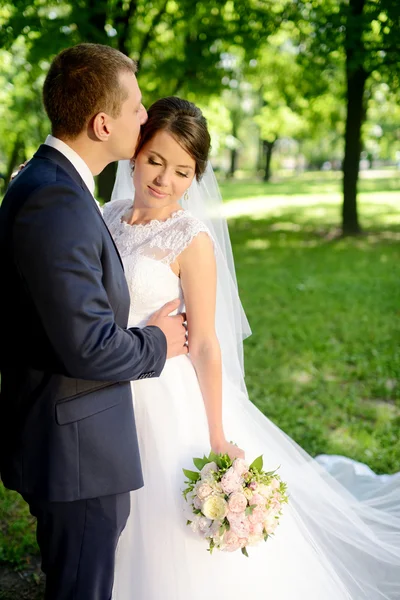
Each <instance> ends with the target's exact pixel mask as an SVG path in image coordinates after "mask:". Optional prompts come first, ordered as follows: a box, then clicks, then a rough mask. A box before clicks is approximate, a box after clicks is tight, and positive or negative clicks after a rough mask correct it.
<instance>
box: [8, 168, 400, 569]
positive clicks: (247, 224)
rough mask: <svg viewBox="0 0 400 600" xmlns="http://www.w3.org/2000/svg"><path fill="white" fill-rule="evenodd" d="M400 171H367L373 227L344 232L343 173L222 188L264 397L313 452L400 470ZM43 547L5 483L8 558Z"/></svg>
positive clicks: (368, 216)
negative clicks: (357, 232) (38, 545)
mask: <svg viewBox="0 0 400 600" xmlns="http://www.w3.org/2000/svg"><path fill="white" fill-rule="evenodd" d="M399 175H400V174H399V173H396V172H389V171H382V172H378V173H376V172H375V173H366V174H364V177H363V179H362V180H361V184H360V190H361V194H360V217H361V224H362V225H363V227H364V229H365V233H364V235H362V236H359V237H357V238H345V239H340V238H338V236H337V228H338V224H339V223H340V201H341V197H340V178H339V175H338V174H336V173H317V174H303V175H301V176H299V177H291V178H289V179H288V178H286V179H281V180H276V181H275V182H272V183H270V184H265V183H259V182H246V181H238V182H227V183H223V184H222V185H221V188H222V193H223V196H224V199H225V200H226V204H225V210H226V214H227V215H228V216H229V217H230V231H231V236H232V242H233V247H234V253H235V259H236V267H237V273H238V280H239V286H240V291H241V296H242V300H243V303H244V306H245V309H246V312H247V315H248V317H249V321H250V324H251V326H252V329H253V335H252V336H251V338H249V340H247V341H246V343H245V348H246V371H247V377H246V380H247V385H248V389H249V394H250V397H251V399H252V400H253V402H255V403H256V404H257V406H258V407H259V408H260V409H261V410H262V411H263V412H264V413H265V414H266V415H268V417H269V418H271V419H272V420H273V421H274V422H275V423H277V424H278V425H279V426H280V427H281V428H282V429H283V430H284V431H285V432H286V433H288V434H289V435H290V436H292V437H293V438H294V439H295V440H296V441H297V442H298V443H299V444H301V445H302V446H303V447H304V448H305V449H306V450H307V451H308V452H310V453H311V454H313V455H315V454H317V453H321V452H330V453H340V454H345V455H348V456H351V457H353V458H356V459H358V460H361V461H363V462H367V463H368V464H369V465H370V466H371V467H372V468H373V469H374V470H376V471H378V472H380V473H382V472H386V473H390V472H394V471H398V470H400V439H399V429H400V350H399V341H400V325H399V317H400V288H399V281H400V260H399V259H400V244H399V242H400V202H399V200H400V176H399ZM35 551H36V545H35V541H34V535H33V523H32V519H31V518H30V517H29V516H28V513H27V511H26V509H25V508H24V507H23V506H22V504H21V502H20V501H18V499H17V496H16V495H14V494H12V493H9V492H6V491H5V490H4V489H3V488H1V486H0V561H5V562H8V563H12V564H14V565H17V566H18V565H21V564H23V563H24V561H25V559H26V557H29V555H31V554H32V553H34V552H35Z"/></svg>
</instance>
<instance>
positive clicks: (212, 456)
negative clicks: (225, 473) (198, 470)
mask: <svg viewBox="0 0 400 600" xmlns="http://www.w3.org/2000/svg"><path fill="white" fill-rule="evenodd" d="M208 459H209V462H215V463H216V464H217V467H219V468H220V469H221V468H222V462H221V455H220V454H215V452H213V451H212V450H211V452H210V454H209V455H208Z"/></svg>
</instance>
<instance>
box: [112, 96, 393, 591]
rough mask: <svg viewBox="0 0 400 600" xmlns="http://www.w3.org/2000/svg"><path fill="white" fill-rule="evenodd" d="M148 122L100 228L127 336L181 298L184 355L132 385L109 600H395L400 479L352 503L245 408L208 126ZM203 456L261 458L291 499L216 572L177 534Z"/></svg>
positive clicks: (184, 111) (159, 118) (215, 560)
mask: <svg viewBox="0 0 400 600" xmlns="http://www.w3.org/2000/svg"><path fill="white" fill-rule="evenodd" d="M148 115H149V118H148V121H147V123H146V124H145V125H144V126H143V129H142V136H141V140H140V143H139V146H138V149H137V151H136V155H135V158H134V161H132V163H129V161H128V162H122V163H120V164H119V168H118V175H117V181H116V184H115V187H114V192H113V201H112V202H110V203H108V204H107V205H106V206H105V208H104V219H105V221H106V223H107V225H108V227H109V229H110V231H111V234H112V235H113V237H114V240H115V242H116V244H117V246H118V248H119V251H120V254H121V256H122V259H123V263H124V267H125V273H126V277H127V281H128V285H129V288H130V291H131V307H130V316H129V327H132V326H138V327H141V326H143V325H144V324H145V323H146V321H147V319H148V318H149V316H150V315H151V314H152V313H153V312H154V311H155V310H157V309H158V308H159V307H160V306H162V305H163V304H165V303H166V302H167V301H169V300H172V299H174V298H177V297H179V298H180V299H181V308H180V310H186V314H187V321H188V331H189V343H190V347H189V350H190V354H189V356H180V357H177V358H173V359H170V360H168V361H167V363H166V365H165V368H164V371H163V373H162V375H161V376H160V377H159V378H158V379H151V380H148V381H135V382H132V387H133V395H134V403H135V415H136V419H137V428H138V434H139V443H140V450H141V457H142V464H143V471H144V478H145V486H144V487H143V488H142V489H140V490H139V491H136V492H133V493H132V494H131V514H130V517H129V519H128V522H127V525H126V528H125V530H124V532H123V534H122V536H121V538H120V542H119V546H118V549H117V559H116V572H115V583H114V590H113V600H204V599H205V598H207V600H216V599H218V600H221V599H223V600H239V599H240V600H242V599H243V598H245V597H248V596H249V595H253V594H254V596H255V597H257V598H258V599H267V598H268V599H271V598H276V599H278V600H344V599H352V600H383V599H386V600H389V599H390V600H395V599H399V598H400V508H399V507H400V502H399V500H400V489H399V488H400V485H399V483H400V482H399V479H397V478H393V479H391V480H389V481H388V482H387V483H386V484H385V485H381V486H380V487H379V488H377V489H376V490H374V489H373V490H371V489H369V493H368V494H367V495H366V496H367V497H366V498H363V501H360V499H356V497H355V495H353V494H351V493H350V492H349V491H348V490H347V489H346V488H345V487H343V486H342V485H341V484H339V483H338V482H337V481H336V479H334V478H333V477H332V476H331V475H329V474H328V472H327V471H326V470H325V469H323V468H322V466H320V465H319V464H318V463H317V462H316V461H315V460H313V459H312V458H311V457H310V456H308V455H307V454H306V453H305V452H304V451H303V450H302V449H301V448H300V447H298V446H297V445H296V444H295V442H293V440H291V439H290V438H289V437H288V436H286V435H285V433H283V432H282V431H281V430H280V429H279V428H278V427H276V426H275V425H274V424H273V423H272V422H271V421H270V420H269V419H268V418H267V417H266V416H264V415H263V414H262V413H261V412H260V411H259V410H258V409H257V408H256V407H255V406H254V405H253V404H252V403H251V401H250V400H249V399H248V396H247V393H246V388H245V385H244V375H243V362H242V340H243V338H244V337H246V335H249V333H250V330H249V328H248V324H247V321H246V318H245V316H244V313H243V311H242V308H241V304H240V300H239V298H238V293H237V287H236V279H235V273H234V267H233V260H232V253H231V247H230V242H229V236H228V233H227V226H226V222H225V221H224V220H223V219H222V217H221V216H220V214H219V209H220V196H219V192H218V187H217V184H216V181H215V179H214V176H213V173H212V169H211V167H210V165H209V163H208V153H209V149H210V136H209V133H208V130H207V125H206V121H205V119H204V117H203V116H202V114H201V112H200V110H199V109H198V108H197V107H195V106H194V105H193V104H191V103H189V102H187V101H185V100H181V99H178V98H165V99H162V100H159V101H157V102H156V103H155V104H153V105H152V106H151V107H150V109H149V111H148ZM282 401H284V400H282ZM230 440H232V441H234V442H235V443H237V444H238V445H239V446H236V445H235V444H232V443H231V442H230ZM210 447H211V448H212V450H213V451H214V452H224V453H225V452H227V453H228V454H229V455H230V456H231V457H236V456H243V455H244V452H245V453H246V458H247V459H249V460H250V461H251V460H253V459H254V458H256V457H257V456H259V455H260V454H263V456H264V465H265V468H266V469H267V470H273V469H275V468H277V467H279V466H280V469H279V474H280V476H281V477H282V479H283V480H285V481H286V482H287V484H288V492H289V504H288V505H287V507H286V508H285V511H284V514H283V516H282V518H281V523H280V525H279V527H278V529H277V531H276V534H275V536H274V537H273V538H271V539H269V540H268V542H267V543H263V544H261V545H259V546H256V547H252V548H250V558H246V557H244V556H243V555H242V554H241V553H240V552H234V553H227V552H214V553H213V554H212V556H210V555H209V553H208V552H207V551H206V547H207V544H206V542H205V541H204V540H201V539H200V538H199V537H197V535H195V534H194V533H193V532H192V531H191V530H190V528H188V527H187V526H186V520H185V517H184V500H183V497H182V494H181V490H182V488H183V474H182V468H189V469H190V468H191V460H192V457H194V456H203V454H204V453H207V452H208V451H209V449H210ZM241 448H242V449H243V450H241Z"/></svg>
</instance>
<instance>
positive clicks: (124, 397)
mask: <svg viewBox="0 0 400 600" xmlns="http://www.w3.org/2000/svg"><path fill="white" fill-rule="evenodd" d="M0 264H1V281H2V292H1V298H0V303H1V310H0V318H1V333H0V336H1V338H0V339H1V341H0V351H1V355H0V360H1V396H0V472H1V477H2V480H3V483H4V485H5V486H6V487H9V488H11V489H15V490H17V491H19V492H20V493H22V494H25V495H28V494H29V495H33V496H35V497H37V498H42V499H44V500H48V501H72V500H78V499H84V498H93V497H97V496H105V495H109V494H118V493H122V492H126V491H129V490H133V489H137V488H139V487H141V486H142V485H143V480H142V472H141V466H140V457H139V449H138V443H137V435H136V428H135V420H134V413H133V404H132V397H131V387H130V381H131V380H134V379H140V378H147V377H156V376H159V375H160V373H161V371H162V369H163V366H164V363H165V359H166V349H167V345H166V339H165V336H164V334H163V333H162V331H161V330H160V329H159V328H157V327H145V328H143V329H138V328H131V329H127V320H128V313H129V304H130V298H129V292H128V287H127V284H126V280H125V275H124V271H123V267H122V263H121V258H120V256H119V254H118V251H117V249H116V247H115V244H114V242H113V240H112V237H111V235H110V233H109V231H108V229H107V226H106V224H105V223H104V221H103V218H102V216H101V214H100V212H99V210H98V208H97V206H96V204H95V202H94V200H93V197H92V195H91V194H90V192H89V190H88V189H87V187H86V186H85V184H84V182H83V180H82V178H81V177H80V175H79V173H78V172H77V171H76V169H75V168H74V167H73V165H72V164H71V163H70V162H69V161H68V159H67V158H65V157H64V155H63V154H61V153H60V152H58V151H57V150H55V149H54V148H51V147H49V146H46V145H43V146H41V147H40V148H39V150H38V151H37V152H36V154H35V156H34V157H33V159H32V160H31V161H30V162H29V163H28V165H27V166H26V167H25V168H24V169H23V171H22V172H21V173H20V174H19V175H18V176H17V177H16V178H15V180H14V181H13V182H12V183H11V184H10V186H9V188H8V190H7V193H6V195H5V197H4V200H3V203H2V205H1V207H0Z"/></svg>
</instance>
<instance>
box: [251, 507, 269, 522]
mask: <svg viewBox="0 0 400 600" xmlns="http://www.w3.org/2000/svg"><path fill="white" fill-rule="evenodd" d="M265 514H266V513H265V510H263V509H262V508H260V507H259V506H257V508H255V509H254V510H253V512H252V513H251V515H249V521H250V523H251V524H252V525H256V524H257V523H262V522H263V521H264V520H265Z"/></svg>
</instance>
